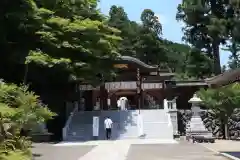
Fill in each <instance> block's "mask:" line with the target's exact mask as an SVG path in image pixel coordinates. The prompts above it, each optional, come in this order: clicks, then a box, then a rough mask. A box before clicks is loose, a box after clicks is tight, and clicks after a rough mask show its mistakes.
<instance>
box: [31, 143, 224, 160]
mask: <svg viewBox="0 0 240 160" xmlns="http://www.w3.org/2000/svg"><path fill="white" fill-rule="evenodd" d="M168 142H169V143H167V141H166V140H165V141H163V140H153V139H152V140H123V141H89V142H84V143H76V142H71V143H66V142H64V143H60V144H35V145H34V146H35V148H33V153H34V155H35V160H96V159H97V160H149V159H150V160H174V159H175V160H227V158H225V157H223V156H220V155H219V154H217V153H216V152H213V151H211V150H209V149H207V148H206V147H205V146H202V145H199V144H192V143H187V142H180V143H177V142H176V141H168Z"/></svg>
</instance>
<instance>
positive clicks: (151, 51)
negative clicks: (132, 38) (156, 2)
mask: <svg viewBox="0 0 240 160" xmlns="http://www.w3.org/2000/svg"><path fill="white" fill-rule="evenodd" d="M141 21H142V24H141V25H139V28H140V29H139V33H138V41H137V42H136V44H135V46H136V48H135V49H136V53H137V55H136V56H137V58H139V59H140V60H142V61H143V62H145V63H147V64H152V65H160V64H162V65H163V64H165V63H166V59H167V58H166V50H165V48H164V47H165V46H163V45H162V44H161V42H160V36H161V34H162V25H161V23H160V21H159V20H158V17H157V16H156V15H155V13H154V12H153V11H152V10H150V9H145V10H144V11H143V12H142V14H141ZM165 65H166V64H165Z"/></svg>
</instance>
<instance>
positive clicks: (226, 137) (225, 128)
mask: <svg viewBox="0 0 240 160" xmlns="http://www.w3.org/2000/svg"><path fill="white" fill-rule="evenodd" d="M224 132H225V133H224V134H225V139H229V136H228V124H227V123H225V124H224Z"/></svg>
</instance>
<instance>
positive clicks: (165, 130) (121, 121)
mask: <svg viewBox="0 0 240 160" xmlns="http://www.w3.org/2000/svg"><path fill="white" fill-rule="evenodd" d="M140 115H141V116H142V120H143V121H142V124H143V133H144V135H143V136H142V138H149V139H150V138H158V139H173V128H172V125H171V123H169V116H168V113H166V111H164V110H161V109H158V110H157V109H156V110H141V111H140ZM94 116H98V117H99V137H98V139H105V131H104V119H105V117H107V116H109V117H110V118H111V119H112V121H113V122H114V124H113V129H112V139H134V138H139V129H138V116H139V111H138V110H127V111H85V112H77V113H75V115H74V116H73V117H72V121H71V123H70V124H69V129H68V131H67V136H66V138H65V140H66V141H86V140H92V138H93V137H92V123H93V117H94Z"/></svg>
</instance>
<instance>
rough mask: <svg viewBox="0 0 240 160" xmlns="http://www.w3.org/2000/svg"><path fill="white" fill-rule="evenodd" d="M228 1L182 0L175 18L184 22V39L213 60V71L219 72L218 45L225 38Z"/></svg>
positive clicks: (223, 41) (222, 42)
mask: <svg viewBox="0 0 240 160" xmlns="http://www.w3.org/2000/svg"><path fill="white" fill-rule="evenodd" d="M228 2H229V1H220V0H217V1H211V0H182V3H181V4H179V5H178V12H177V15H176V18H177V20H179V21H182V22H184V23H185V27H184V28H183V31H184V37H183V38H184V40H185V41H187V42H188V43H190V44H192V45H193V47H196V48H197V49H200V50H202V51H205V52H207V53H208V56H209V57H210V58H212V60H213V61H214V73H215V74H219V73H221V66H220V58H219V45H220V44H224V43H225V40H226V39H227V32H228V31H227V30H228V26H227V25H228V19H227V18H228V17H225V15H227V13H228V12H229V10H230V8H231V7H230V8H229V4H228Z"/></svg>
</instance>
